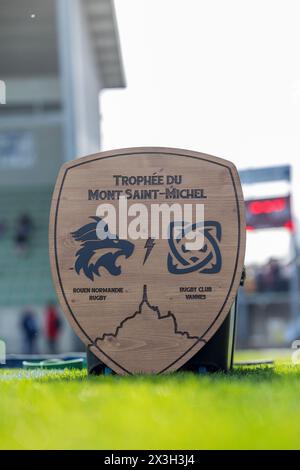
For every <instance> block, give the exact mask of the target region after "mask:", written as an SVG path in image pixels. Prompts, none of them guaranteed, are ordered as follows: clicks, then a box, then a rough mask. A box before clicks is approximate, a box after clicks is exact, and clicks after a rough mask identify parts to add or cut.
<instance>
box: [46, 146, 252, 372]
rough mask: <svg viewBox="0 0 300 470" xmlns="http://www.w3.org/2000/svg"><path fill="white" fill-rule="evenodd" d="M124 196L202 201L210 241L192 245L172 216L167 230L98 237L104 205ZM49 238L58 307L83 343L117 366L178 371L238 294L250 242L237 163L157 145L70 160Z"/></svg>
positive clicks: (205, 234)
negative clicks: (155, 234) (165, 232)
mask: <svg viewBox="0 0 300 470" xmlns="http://www.w3.org/2000/svg"><path fill="white" fill-rule="evenodd" d="M120 196H122V197H123V198H124V196H125V197H126V198H127V199H126V202H127V205H128V208H129V209H130V207H132V206H133V205H134V204H137V203H139V204H143V205H144V206H145V207H146V209H148V210H149V214H150V213H151V207H152V206H153V204H167V205H168V206H171V205H172V204H179V205H180V207H181V208H183V207H184V205H185V204H192V205H193V206H195V205H196V204H199V205H204V222H203V223H202V225H201V227H200V229H199V230H202V233H203V237H204V244H203V246H202V247H201V249H199V250H198V249H197V250H193V249H192V250H191V249H187V246H188V245H187V244H186V239H185V236H186V233H185V234H182V235H180V234H179V235H178V233H176V234H175V231H174V230H173V229H174V224H175V222H174V223H173V224H172V223H170V227H169V235H168V238H155V237H152V236H146V235H145V233H143V235H144V238H139V239H130V238H127V239H126V238H124V236H122V237H121V236H120V234H119V233H118V230H119V229H118V226H116V227H114V229H115V231H116V233H115V234H114V235H115V237H114V238H106V239H104V238H101V237H99V231H98V228H97V227H98V224H99V221H101V220H102V218H101V217H99V215H97V214H98V208H99V206H100V205H103V204H110V205H111V206H112V207H114V208H115V211H116V214H118V211H119V210H120V207H119V206H120V199H121V197H120ZM130 220H131V221H132V220H134V217H132V214H131V216H129V217H128V223H130ZM149 220H150V216H149ZM150 222H151V221H150ZM150 222H149V223H150ZM196 222H197V221H196ZM108 225H109V224H107V226H106V229H107V230H110V232H111V233H112V232H113V228H111V227H109V226H108ZM49 242H50V259H51V268H52V275H53V279H54V283H55V287H56V290H57V294H58V297H59V300H60V303H61V306H62V308H63V310H64V313H65V315H66V316H67V318H68V320H69V322H70V324H71V325H72V327H73V328H74V330H75V332H76V333H77V335H78V336H79V337H80V339H81V340H82V341H83V342H84V343H85V344H86V346H87V347H88V348H90V350H91V351H92V352H93V353H94V354H95V355H96V356H97V357H99V359H100V360H102V361H103V362H104V363H105V364H106V365H107V366H109V367H110V368H111V369H113V370H114V371H115V372H117V373H119V374H134V373H155V374H160V373H164V372H170V371H174V370H177V369H178V368H180V367H181V366H182V365H183V364H184V363H185V362H187V361H188V360H189V359H190V358H191V357H192V356H193V355H194V354H195V353H196V352H198V351H199V350H200V349H201V348H202V347H203V346H204V345H205V344H206V342H207V341H208V340H209V339H210V338H211V337H212V336H213V335H214V333H215V332H216V331H217V330H218V328H219V327H220V326H221V324H222V322H223V321H224V319H225V318H226V316H227V314H228V312H229V310H230V307H231V305H232V303H233V301H234V298H235V295H236V293H237V289H238V286H239V282H240V278H241V274H242V269H243V265H244V251H245V220H244V201H243V195H242V189H241V184H240V180H239V176H238V173H237V170H236V168H235V166H234V165H233V164H232V163H231V162H229V161H227V160H223V159H220V158H216V157H212V156H210V155H205V154H202V153H198V152H192V151H187V150H179V149H171V148H153V147H150V148H131V149H122V150H115V151H111V152H102V153H99V154H96V155H92V156H89V157H84V158H81V159H78V160H74V161H71V162H68V163H66V164H65V165H63V167H62V168H61V170H60V173H59V176H58V179H57V183H56V187H55V190H54V194H53V200H52V208H51V215H50V229H49Z"/></svg>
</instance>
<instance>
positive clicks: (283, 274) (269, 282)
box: [245, 258, 290, 294]
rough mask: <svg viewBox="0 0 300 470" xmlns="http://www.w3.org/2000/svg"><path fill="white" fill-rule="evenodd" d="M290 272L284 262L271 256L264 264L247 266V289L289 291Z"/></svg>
mask: <svg viewBox="0 0 300 470" xmlns="http://www.w3.org/2000/svg"><path fill="white" fill-rule="evenodd" d="M289 282H290V274H289V272H288V270H287V268H286V266H284V265H283V264H282V263H280V262H279V261H278V260H276V259H274V258H271V259H270V260H269V261H268V263H267V264H265V265H263V266H257V265H252V266H247V277H246V283H245V291H246V292H247V293H249V294H250V293H254V292H288V290H289Z"/></svg>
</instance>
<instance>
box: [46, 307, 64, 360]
mask: <svg viewBox="0 0 300 470" xmlns="http://www.w3.org/2000/svg"><path fill="white" fill-rule="evenodd" d="M60 330H61V320H60V318H59V314H58V312H57V308H56V306H55V304H54V303H49V304H48V306H47V309H46V338H47V341H48V346H49V352H50V353H51V354H56V353H57V343H58V338H59V334H60Z"/></svg>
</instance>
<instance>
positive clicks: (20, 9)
mask: <svg viewBox="0 0 300 470" xmlns="http://www.w3.org/2000/svg"><path fill="white" fill-rule="evenodd" d="M81 4H82V7H83V11H84V13H85V16H86V20H87V24H88V28H89V31H90V35H91V40H92V46H93V48H94V51H95V56H96V62H97V64H98V68H99V72H100V73H101V82H102V87H103V88H115V87H124V86H125V78H124V71H123V65H122V58H121V52H120V44H119V36H118V28H117V25H116V19H115V11H114V6H113V2H112V0H81ZM55 6H56V1H55V0H43V1H41V0H22V1H20V0H0V73H1V75H2V76H6V77H7V76H10V77H34V76H42V75H43V76H45V75H52V76H53V75H58V74H59V60H58V53H57V52H58V38H57V22H56V8H55ZM34 15H36V16H34Z"/></svg>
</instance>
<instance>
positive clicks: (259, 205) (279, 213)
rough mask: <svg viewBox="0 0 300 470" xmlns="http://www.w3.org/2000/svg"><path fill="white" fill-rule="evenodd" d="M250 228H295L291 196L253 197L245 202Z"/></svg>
mask: <svg viewBox="0 0 300 470" xmlns="http://www.w3.org/2000/svg"><path fill="white" fill-rule="evenodd" d="M245 206H246V223H247V229H248V230H256V229H260V228H278V227H285V228H287V229H289V230H292V229H293V222H292V215H291V197H290V196H283V197H273V198H268V199H252V200H249V201H246V202H245Z"/></svg>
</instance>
